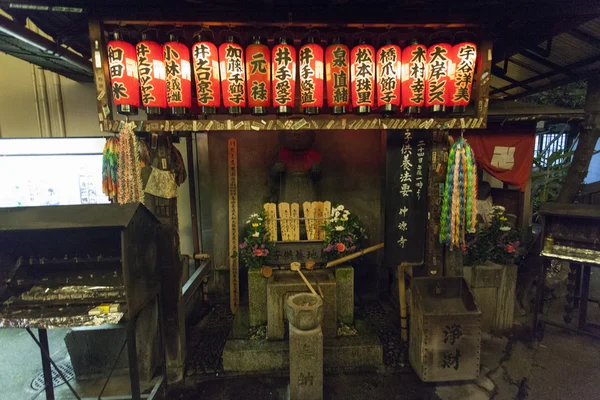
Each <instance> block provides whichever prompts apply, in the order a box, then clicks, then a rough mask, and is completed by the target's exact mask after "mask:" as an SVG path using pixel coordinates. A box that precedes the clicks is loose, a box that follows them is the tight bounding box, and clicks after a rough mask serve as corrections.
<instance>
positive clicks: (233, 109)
mask: <svg viewBox="0 0 600 400" xmlns="http://www.w3.org/2000/svg"><path fill="white" fill-rule="evenodd" d="M219 62H220V63H221V90H222V93H223V105H224V106H225V107H226V108H227V111H228V112H229V113H230V114H233V115H235V114H241V113H242V108H243V107H246V73H245V71H244V49H242V46H240V45H239V44H238V43H236V39H235V38H234V37H233V36H229V37H227V38H225V41H224V42H223V43H221V45H220V46H219Z"/></svg>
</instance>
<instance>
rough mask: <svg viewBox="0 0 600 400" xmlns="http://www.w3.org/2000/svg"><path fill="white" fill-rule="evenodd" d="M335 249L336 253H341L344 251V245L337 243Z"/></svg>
mask: <svg viewBox="0 0 600 400" xmlns="http://www.w3.org/2000/svg"><path fill="white" fill-rule="evenodd" d="M335 249H336V250H337V252H338V253H343V252H344V251H345V250H346V245H345V244H344V243H338V244H336V245H335Z"/></svg>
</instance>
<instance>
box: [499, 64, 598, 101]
mask: <svg viewBox="0 0 600 400" xmlns="http://www.w3.org/2000/svg"><path fill="white" fill-rule="evenodd" d="M598 72H599V71H594V72H590V74H589V75H595V74H597V73H598ZM589 75H586V76H581V75H578V76H576V77H571V78H566V79H560V80H557V81H554V82H552V83H550V84H548V85H542V86H538V87H535V88H533V89H532V90H529V91H526V92H522V93H517V94H513V95H510V96H507V97H504V98H503V100H516V99H520V98H521V97H525V96H529V95H530V94H535V93H541V92H545V91H546V90H550V89H554V88H557V87H560V86H564V85H568V84H569V83H573V82H577V81H582V80H584V79H586V78H587V77H588V76H589Z"/></svg>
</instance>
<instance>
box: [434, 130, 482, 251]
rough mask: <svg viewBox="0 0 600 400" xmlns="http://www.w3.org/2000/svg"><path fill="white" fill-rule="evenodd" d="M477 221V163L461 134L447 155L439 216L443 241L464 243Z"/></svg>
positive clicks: (455, 243) (452, 244)
mask: <svg viewBox="0 0 600 400" xmlns="http://www.w3.org/2000/svg"><path fill="white" fill-rule="evenodd" d="M476 224H477V165H476V164H475V156H474V154H473V150H472V149H471V146H469V144H468V143H467V142H466V141H465V140H464V138H463V137H462V136H461V138H460V139H458V140H457V141H456V143H454V145H453V146H452V149H451V150H450V154H449V155H448V170H447V172H446V185H445V188H444V199H443V203H442V212H441V216H440V243H446V244H447V245H449V246H451V247H452V246H453V247H461V246H463V245H465V233H466V232H474V231H475V227H476Z"/></svg>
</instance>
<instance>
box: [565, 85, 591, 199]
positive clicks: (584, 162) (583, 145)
mask: <svg viewBox="0 0 600 400" xmlns="http://www.w3.org/2000/svg"><path fill="white" fill-rule="evenodd" d="M587 85H588V86H587V92H586V94H585V105H584V110H585V112H586V114H587V121H586V124H585V127H584V129H583V130H582V131H581V132H580V134H579V143H577V148H576V149H575V153H574V154H573V160H572V162H571V166H570V167H569V171H568V172H567V177H566V178H565V180H564V181H563V182H564V183H563V186H562V189H561V191H560V195H559V196H558V200H557V201H558V202H559V203H572V202H573V201H575V197H576V196H577V193H578V192H579V187H580V186H581V184H582V183H583V180H584V179H585V177H586V175H587V173H588V168H589V166H590V160H591V159H592V155H593V153H594V149H595V148H596V143H597V142H598V138H600V76H594V77H591V78H589V79H588V81H587Z"/></svg>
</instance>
